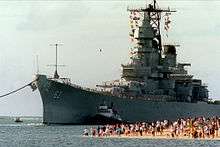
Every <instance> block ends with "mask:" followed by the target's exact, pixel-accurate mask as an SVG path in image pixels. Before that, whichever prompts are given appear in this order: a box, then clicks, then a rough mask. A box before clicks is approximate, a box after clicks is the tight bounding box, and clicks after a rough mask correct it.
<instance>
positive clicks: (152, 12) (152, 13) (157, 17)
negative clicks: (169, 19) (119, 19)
mask: <svg viewBox="0 0 220 147" xmlns="http://www.w3.org/2000/svg"><path fill="white" fill-rule="evenodd" d="M128 11H130V12H131V13H132V12H138V13H144V14H145V13H147V17H148V20H149V24H150V25H151V26H152V29H153V31H154V32H153V33H154V39H156V40H157V41H158V46H157V48H158V50H159V53H160V55H161V52H162V40H161V29H160V26H161V16H162V13H166V15H169V14H170V13H171V12H176V11H175V10H170V9H169V8H168V9H161V8H159V7H158V4H157V1H156V0H154V1H153V4H149V5H146V8H136V9H135V8H132V9H131V8H128ZM144 17H146V16H145V15H144ZM165 23H166V22H165ZM165 29H166V28H165Z"/></svg>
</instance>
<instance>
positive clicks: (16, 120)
mask: <svg viewBox="0 0 220 147" xmlns="http://www.w3.org/2000/svg"><path fill="white" fill-rule="evenodd" d="M15 122H16V123H22V122H23V121H22V120H21V118H20V117H16V118H15Z"/></svg>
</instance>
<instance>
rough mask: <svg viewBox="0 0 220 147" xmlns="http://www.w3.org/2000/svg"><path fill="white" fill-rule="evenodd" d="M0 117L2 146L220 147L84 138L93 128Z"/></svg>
mask: <svg viewBox="0 0 220 147" xmlns="http://www.w3.org/2000/svg"><path fill="white" fill-rule="evenodd" d="M21 119H22V120H23V123H15V122H14V118H13V117H0V147H91V146H94V147H141V146H149V147H154V146H155V147H167V146H172V147H175V146H178V147H179V146H190V147H194V146H204V147H208V146H216V147H217V146H218V147H220V141H218V140H214V141H213V140H176V139H127V138H92V137H82V132H83V130H84V129H85V128H90V126H70V125H68V126H61V125H60V126H47V125H43V124H42V123H41V122H42V118H41V117H23V118H21Z"/></svg>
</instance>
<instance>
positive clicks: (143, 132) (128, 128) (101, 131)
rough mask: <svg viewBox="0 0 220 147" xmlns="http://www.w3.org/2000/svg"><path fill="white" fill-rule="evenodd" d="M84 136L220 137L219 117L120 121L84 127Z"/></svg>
mask: <svg viewBox="0 0 220 147" xmlns="http://www.w3.org/2000/svg"><path fill="white" fill-rule="evenodd" d="M83 135H84V136H92V137H127V136H128V137H142V136H143V137H166V138H220V118H218V117H213V118H205V117H197V118H186V119H183V118H182V119H178V120H177V121H168V120H163V121H156V122H152V123H147V122H137V123H121V124H114V125H112V124H111V125H103V126H98V127H92V128H90V129H85V130H84V132H83Z"/></svg>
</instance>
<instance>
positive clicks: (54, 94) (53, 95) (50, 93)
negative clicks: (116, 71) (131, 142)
mask: <svg viewBox="0 0 220 147" xmlns="http://www.w3.org/2000/svg"><path fill="white" fill-rule="evenodd" d="M37 86H38V89H39V91H40V95H41V98H42V101H43V122H44V123H46V124H92V122H90V121H89V120H91V118H92V117H94V116H95V115H96V114H97V108H98V106H99V105H100V104H102V103H103V102H106V104H107V105H111V104H113V105H114V108H115V109H116V110H117V111H118V113H119V115H120V117H121V118H122V120H123V121H125V122H137V121H156V120H163V119H168V120H175V119H177V118H182V117H184V118H186V117H198V116H205V117H212V116H219V115H220V105H214V104H207V103H205V102H198V103H186V102H162V101H161V102H156V101H147V100H141V99H130V98H119V97H114V96H108V95H104V94H101V93H97V92H92V91H87V90H83V89H81V88H77V87H74V86H71V85H67V84H64V83H60V82H56V81H53V80H49V79H47V77H46V76H45V75H38V80H37Z"/></svg>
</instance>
